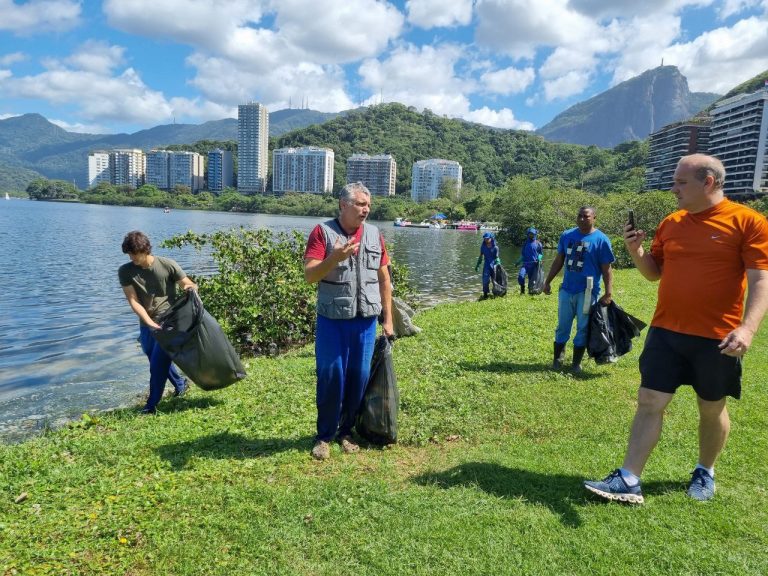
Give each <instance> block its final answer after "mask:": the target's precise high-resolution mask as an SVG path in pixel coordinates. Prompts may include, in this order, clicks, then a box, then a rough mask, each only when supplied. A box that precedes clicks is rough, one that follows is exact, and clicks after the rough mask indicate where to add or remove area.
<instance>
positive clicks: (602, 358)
mask: <svg viewBox="0 0 768 576" xmlns="http://www.w3.org/2000/svg"><path fill="white" fill-rule="evenodd" d="M645 327H646V324H645V322H643V321H642V320H638V319H637V318H635V317H634V316H632V315H630V314H627V313H626V312H624V310H622V309H621V307H620V306H619V305H618V304H616V303H615V302H611V303H610V304H609V305H608V306H602V305H600V304H596V305H594V306H592V310H591V311H590V313H589V325H588V326H587V354H588V355H589V357H590V358H594V360H595V362H596V363H597V364H609V363H613V362H616V361H617V360H618V359H619V357H620V356H624V354H626V353H627V352H629V351H630V350H632V338H635V337H637V336H640V330H642V329H643V328H645Z"/></svg>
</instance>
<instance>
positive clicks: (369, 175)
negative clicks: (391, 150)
mask: <svg viewBox="0 0 768 576" xmlns="http://www.w3.org/2000/svg"><path fill="white" fill-rule="evenodd" d="M396 179H397V162H395V159H394V158H393V157H392V155H391V154H378V155H376V156H369V155H368V154H352V156H350V157H349V158H347V184H349V183H350V182H362V183H363V184H365V187H366V188H368V190H370V191H371V195H372V196H394V195H395V182H396Z"/></svg>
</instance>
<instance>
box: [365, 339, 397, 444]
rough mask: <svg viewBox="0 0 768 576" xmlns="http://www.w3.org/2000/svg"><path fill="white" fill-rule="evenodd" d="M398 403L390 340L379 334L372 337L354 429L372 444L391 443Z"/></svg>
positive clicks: (393, 441)
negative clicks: (369, 371) (370, 351)
mask: <svg viewBox="0 0 768 576" xmlns="http://www.w3.org/2000/svg"><path fill="white" fill-rule="evenodd" d="M399 406H400V392H399V391H398V389H397V378H396V377H395V366H394V363H393V362H392V343H391V342H390V341H389V339H388V338H387V337H386V336H383V335H382V336H379V337H378V338H377V339H376V344H375V345H374V348H373V358H372V359H371V376H370V377H369V378H368V385H367V386H366V388H365V394H364V395H363V401H362V403H361V404H360V411H359V412H358V414H357V423H356V425H355V430H357V433H358V434H360V436H362V437H363V438H365V439H366V440H368V442H371V443H373V444H379V445H385V444H394V443H395V442H397V414H398V410H399Z"/></svg>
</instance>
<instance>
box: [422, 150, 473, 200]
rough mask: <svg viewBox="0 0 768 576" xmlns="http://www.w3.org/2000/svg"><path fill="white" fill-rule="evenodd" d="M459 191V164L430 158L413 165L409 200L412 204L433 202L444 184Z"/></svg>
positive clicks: (453, 161)
mask: <svg viewBox="0 0 768 576" xmlns="http://www.w3.org/2000/svg"><path fill="white" fill-rule="evenodd" d="M449 182H450V183H451V185H452V186H455V187H456V190H461V164H459V163H458V162H456V161H455V160H442V159H439V158H431V159H429V160H419V161H418V162H414V163H413V172H412V181H411V199H412V200H413V201H414V202H426V201H428V200H434V199H435V198H437V197H438V196H439V195H440V189H441V188H442V187H443V185H444V184H448V183H449Z"/></svg>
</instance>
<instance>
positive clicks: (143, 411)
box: [139, 406, 157, 416]
mask: <svg viewBox="0 0 768 576" xmlns="http://www.w3.org/2000/svg"><path fill="white" fill-rule="evenodd" d="M139 414H140V415H141V416H150V415H152V414H157V408H150V407H149V406H144V408H142V409H141V410H139Z"/></svg>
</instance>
